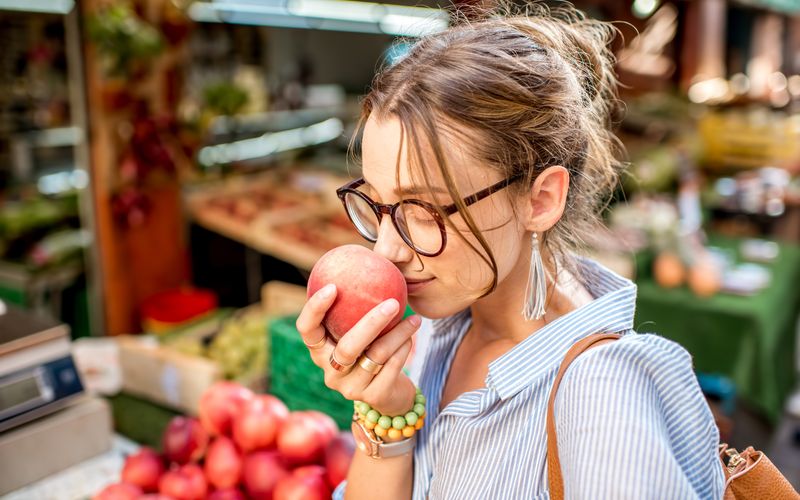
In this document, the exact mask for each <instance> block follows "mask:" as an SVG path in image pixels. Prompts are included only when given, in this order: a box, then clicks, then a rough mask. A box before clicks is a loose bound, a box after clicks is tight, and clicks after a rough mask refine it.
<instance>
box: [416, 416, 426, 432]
mask: <svg viewBox="0 0 800 500" xmlns="http://www.w3.org/2000/svg"><path fill="white" fill-rule="evenodd" d="M423 425H425V419H422V418H421V419H419V420H417V423H416V424H414V429H416V430H420V429H422V426H423Z"/></svg>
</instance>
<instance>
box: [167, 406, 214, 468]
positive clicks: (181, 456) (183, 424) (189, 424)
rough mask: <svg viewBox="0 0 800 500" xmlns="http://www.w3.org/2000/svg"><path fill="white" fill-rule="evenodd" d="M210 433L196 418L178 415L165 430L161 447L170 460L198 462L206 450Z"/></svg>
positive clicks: (180, 462)
mask: <svg viewBox="0 0 800 500" xmlns="http://www.w3.org/2000/svg"><path fill="white" fill-rule="evenodd" d="M207 446H208V433H207V432H206V431H205V429H203V426H202V425H200V421H199V420H197V419H196V418H191V417H183V416H177V417H174V418H173V419H172V420H170V422H169V424H168V425H167V428H166V429H165V430H164V436H163V439H162V443H161V447H162V449H163V450H164V456H166V457H167V460H169V461H170V462H175V463H178V464H185V463H188V462H197V461H199V460H200V459H201V458H203V455H204V454H205V452H206V447H207Z"/></svg>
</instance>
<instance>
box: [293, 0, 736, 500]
mask: <svg viewBox="0 0 800 500" xmlns="http://www.w3.org/2000/svg"><path fill="white" fill-rule="evenodd" d="M612 37H613V29H612V28H611V27H610V26H609V25H607V24H605V23H601V22H598V21H594V20H590V19H586V18H585V17H584V16H583V15H582V14H581V13H580V12H578V11H576V10H573V9H569V10H564V9H562V10H558V11H553V12H550V11H546V10H544V9H543V8H538V7H535V8H528V9H527V10H526V12H525V13H523V14H517V15H506V16H495V15H486V16H484V17H483V18H482V19H481V20H474V19H473V20H472V21H470V22H466V23H460V24H458V25H456V26H454V27H452V28H450V29H449V30H447V31H445V32H443V33H439V34H436V35H432V36H427V37H425V38H422V39H421V40H419V41H418V43H416V45H414V47H413V48H412V49H411V51H410V52H409V53H408V55H407V56H406V57H405V58H403V59H402V60H401V61H400V62H398V63H396V64H395V65H394V66H391V67H388V68H386V69H384V70H383V71H382V72H380V73H379V74H378V76H377V77H376V79H375V81H374V82H373V86H372V88H371V91H370V92H369V94H368V95H367V96H366V98H365V100H364V101H363V111H362V117H361V122H360V124H359V125H360V126H363V139H362V148H361V159H362V173H363V179H360V180H357V181H355V182H353V183H351V184H349V185H348V186H345V187H343V188H342V189H340V190H339V193H340V196H341V197H342V199H343V201H344V202H345V206H346V210H347V212H348V215H349V216H350V218H351V220H352V221H353V223H354V225H355V226H356V228H357V229H358V230H359V232H360V233H361V234H362V235H363V236H364V237H365V238H367V239H368V240H370V241H374V243H375V247H374V250H375V252H377V253H379V254H380V255H382V256H384V257H386V258H387V259H389V260H390V261H392V262H393V263H394V264H395V265H396V266H397V267H398V268H399V269H400V271H401V272H402V273H403V275H404V276H405V277H406V280H407V284H408V290H409V302H410V305H411V307H412V308H413V309H414V311H415V312H416V313H418V314H419V316H412V317H409V318H407V319H405V320H404V321H403V322H401V323H400V324H399V325H398V326H396V327H395V328H394V329H393V330H392V331H391V332H390V333H388V334H387V335H385V336H383V337H381V338H379V339H377V340H376V337H377V335H378V332H380V331H381V330H382V329H383V328H384V327H385V325H386V324H387V323H388V322H389V320H390V319H391V318H392V317H393V316H394V315H395V314H396V312H397V310H398V307H399V305H398V304H397V301H395V300H393V299H392V300H388V301H386V302H384V303H382V304H380V305H379V306H378V307H376V308H375V309H374V310H373V311H371V312H370V313H368V314H367V315H366V316H365V317H364V318H363V319H362V320H361V321H360V322H359V323H358V324H357V325H356V326H355V327H354V328H353V329H352V330H351V331H350V332H349V333H348V334H347V335H346V336H345V337H343V338H342V340H341V341H340V342H339V343H338V344H336V343H334V342H333V341H332V340H331V339H330V338H329V337H328V336H327V335H326V332H325V329H324V328H323V327H322V326H321V321H322V318H323V316H324V315H325V312H326V310H327V309H328V307H330V305H331V303H332V302H333V301H334V299H335V297H336V290H335V287H333V286H329V287H326V288H323V289H322V290H320V291H319V292H318V293H317V294H315V295H314V296H312V297H311V298H310V299H309V301H308V303H307V304H306V306H305V308H304V309H303V311H302V313H301V315H300V317H299V318H298V320H297V327H298V330H299V331H300V333H301V334H302V336H303V339H304V341H305V342H306V344H307V345H308V346H309V349H310V354H311V356H312V358H313V360H314V362H315V363H316V364H317V365H319V366H320V367H321V368H322V369H323V370H324V371H325V376H326V383H327V385H328V386H329V387H331V388H332V389H335V390H337V391H339V392H341V393H342V394H343V395H344V396H345V397H346V398H348V399H351V400H357V401H363V402H366V403H368V404H369V405H370V407H371V408H373V409H375V410H376V411H378V412H379V413H381V414H383V415H390V416H391V415H404V414H406V413H407V412H408V411H409V410H410V409H411V408H412V407H413V406H414V402H415V384H414V383H413V382H412V381H411V380H410V379H409V378H408V377H407V376H406V375H405V374H404V373H403V371H402V367H403V365H404V363H405V361H406V359H407V357H408V355H409V352H410V349H411V341H410V338H411V336H412V335H413V334H414V332H415V331H416V330H417V329H418V328H419V326H420V322H421V320H420V317H425V318H430V319H432V320H433V324H432V333H431V334H430V338H429V339H427V340H428V344H429V345H428V348H427V350H426V352H425V353H424V355H422V356H423V357H422V358H421V359H419V360H417V361H418V362H421V363H423V366H422V369H421V370H422V371H421V376H420V379H419V381H418V383H419V389H420V390H421V393H422V394H423V395H424V396H425V397H426V398H427V409H426V416H425V426H424V427H422V428H421V429H420V430H419V431H418V432H417V434H416V435H415V436H414V437H413V438H409V439H408V441H406V442H405V444H403V441H399V442H398V443H399V444H398V443H395V446H394V448H399V449H403V448H404V452H400V453H389V452H388V448H387V452H385V453H382V454H377V455H380V458H376V457H375V455H376V453H374V450H371V452H370V454H369V455H368V454H367V453H363V452H362V451H357V452H356V456H355V458H354V460H353V463H352V467H351V470H350V473H349V476H348V481H347V482H346V483H343V484H342V485H340V487H339V488H338V489H337V491H336V492H335V494H334V497H336V498H342V497H343V498H347V499H370V500H376V499H384V498H385V499H408V498H413V499H423V498H432V499H440V498H448V499H492V500H497V499H504V498H508V499H522V498H524V499H533V498H549V496H550V494H549V485H548V481H547V469H546V466H547V464H546V449H547V445H546V441H547V440H546V432H545V414H546V409H547V401H548V396H549V392H550V388H551V386H552V383H553V380H554V377H555V374H556V371H557V370H558V367H559V364H560V363H561V361H562V359H563V358H564V355H565V353H566V352H567V350H568V349H569V348H570V347H571V346H572V345H573V344H574V343H575V342H577V341H578V340H580V339H581V338H583V337H586V336H587V335H590V334H594V333H600V332H617V333H621V334H623V336H622V338H621V339H620V340H617V341H615V342H611V343H608V344H604V345H602V346H599V347H596V348H594V349H592V350H589V351H587V352H586V353H585V354H583V355H581V356H580V357H579V358H578V359H577V360H576V361H575V362H574V363H573V364H572V366H571V367H570V369H569V370H568V371H567V373H566V376H565V377H564V379H563V381H562V383H561V387H560V389H559V391H558V397H557V398H556V401H555V423H556V429H557V432H558V455H559V458H560V463H561V472H562V476H563V479H564V483H565V485H564V493H565V496H566V498H587V499H648V498H678V499H689V498H720V497H721V496H722V488H723V476H722V469H721V467H720V463H719V460H718V457H717V442H718V431H717V428H716V426H715V424H714V420H713V418H712V415H711V412H710V411H709V408H708V406H707V404H706V402H705V399H704V397H703V395H702V393H701V391H700V388H699V386H698V383H697V379H696V378H695V375H694V373H693V370H692V360H691V358H690V356H689V354H688V353H687V352H686V351H685V350H684V349H683V348H681V347H680V346H679V345H677V344H675V343H673V342H671V341H668V340H665V339H663V338H661V337H658V336H656V335H645V334H637V333H636V332H634V331H633V328H634V324H633V318H634V308H635V298H636V287H635V285H634V284H633V283H631V282H630V281H628V280H626V279H624V278H622V277H620V276H618V275H616V274H614V273H613V272H611V271H609V270H608V269H606V268H604V267H602V266H601V265H599V264H597V263H595V262H593V261H592V260H590V259H587V258H583V257H579V256H578V255H577V253H576V252H577V251H578V250H580V248H581V246H582V242H583V241H585V239H586V238H587V236H591V233H592V232H593V231H597V230H598V228H599V227H600V226H599V224H600V222H599V217H598V213H599V211H600V210H601V208H602V207H603V203H602V202H603V201H604V200H605V199H606V197H607V196H608V194H609V191H610V189H611V188H612V187H613V186H614V184H615V183H616V181H617V175H618V171H619V167H620V163H619V162H618V161H617V159H616V158H615V152H616V148H615V146H616V143H615V138H614V136H613V135H612V133H611V132H610V130H609V125H610V123H611V121H612V115H613V113H612V111H613V109H615V107H616V105H617V101H616V89H615V84H616V81H615V77H614V73H613V60H612V56H611V54H610V52H609V50H608V48H607V47H608V43H609V42H610V40H611V38H612Z"/></svg>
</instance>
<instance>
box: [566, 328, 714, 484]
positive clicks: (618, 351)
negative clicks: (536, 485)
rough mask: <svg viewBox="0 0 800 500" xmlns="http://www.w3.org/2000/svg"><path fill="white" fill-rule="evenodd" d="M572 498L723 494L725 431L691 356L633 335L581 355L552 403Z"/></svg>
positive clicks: (662, 341)
mask: <svg viewBox="0 0 800 500" xmlns="http://www.w3.org/2000/svg"><path fill="white" fill-rule="evenodd" d="M555 420H556V430H557V434H558V451H559V459H560V461H561V470H562V475H563V478H564V488H565V491H564V494H565V498H567V499H573V498H578V499H584V498H586V499H595V498H615V499H654V498H682V499H690V498H699V499H719V498H722V494H723V488H724V476H723V472H722V467H721V464H720V462H719V458H718V454H717V445H718V443H719V431H718V429H717V427H716V424H715V422H714V418H713V415H712V414H711V410H710V409H709V407H708V404H707V402H706V400H705V397H704V396H703V393H702V392H701V390H700V386H699V384H698V382H697V377H696V376H695V374H694V371H693V368H692V360H691V356H690V355H689V353H688V352H686V350H685V349H683V347H681V346H680V345H678V344H676V343H674V342H672V341H670V340H667V339H664V338H663V337H659V336H656V335H651V334H630V335H625V336H624V337H622V339H620V340H618V341H616V342H612V343H609V344H606V345H603V346H599V347H596V348H594V349H591V350H589V351H587V352H585V353H584V354H582V355H581V356H580V357H578V358H577V359H576V360H575V361H574V362H573V364H572V365H571V366H570V368H569V370H567V373H566V374H565V375H564V378H563V380H562V383H561V386H560V388H559V392H558V395H557V396H556V403H555Z"/></svg>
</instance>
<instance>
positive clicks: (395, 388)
mask: <svg viewBox="0 0 800 500" xmlns="http://www.w3.org/2000/svg"><path fill="white" fill-rule="evenodd" d="M411 345H412V344H411V339H409V340H406V341H405V343H403V345H402V346H401V347H400V349H398V350H397V351H396V352H395V353H394V354H393V355H392V357H390V358H389V360H388V361H387V362H386V364H385V365H384V366H383V369H382V370H381V371H380V373H378V374H377V375H376V376H375V378H373V379H372V382H371V383H370V384H369V385H368V386H367V387H366V388H365V389H364V390H363V391H362V400H363V401H367V402H372V401H374V402H375V403H374V406H375V407H376V409H377V410H378V411H380V412H381V413H383V414H384V415H401V414H404V413H406V412H407V411H409V409H410V408H411V407H412V406H413V405H414V403H413V402H414V395H415V394H416V389H415V388H414V384H413V382H411V380H410V379H409V378H408V377H406V376H405V374H403V373H402V370H403V367H404V366H405V365H406V361H408V355H409V354H410V353H411ZM409 403H410V404H411V406H409Z"/></svg>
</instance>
